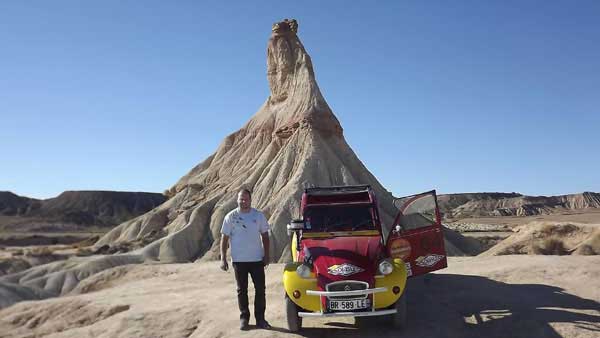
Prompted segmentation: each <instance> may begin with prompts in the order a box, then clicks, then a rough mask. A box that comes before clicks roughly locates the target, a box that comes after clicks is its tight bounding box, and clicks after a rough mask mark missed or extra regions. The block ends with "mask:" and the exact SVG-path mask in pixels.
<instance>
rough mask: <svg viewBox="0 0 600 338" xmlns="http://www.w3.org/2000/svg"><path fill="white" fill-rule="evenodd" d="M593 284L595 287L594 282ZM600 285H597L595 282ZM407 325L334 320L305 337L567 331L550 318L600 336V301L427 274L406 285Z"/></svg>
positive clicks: (532, 334) (546, 334)
mask: <svg viewBox="0 0 600 338" xmlns="http://www.w3.org/2000/svg"><path fill="white" fill-rule="evenodd" d="M590 287H594V286H593V285H590ZM596 287H597V286H596ZM406 292H407V327H406V328H405V329H403V330H402V331H400V332H399V331H397V330H395V329H393V328H392V326H391V324H390V323H389V321H387V320H386V318H381V317H371V318H369V319H370V320H369V321H368V325H367V326H366V327H362V326H361V327H359V328H356V327H352V328H350V327H348V324H344V323H339V325H337V323H335V318H332V320H331V323H329V325H330V326H331V328H327V329H323V328H310V319H304V324H305V326H309V327H305V328H304V329H302V331H300V332H299V334H300V335H301V336H305V337H338V336H339V337H371V336H372V337H377V338H383V337H398V336H404V337H527V338H529V337H562V336H561V335H560V334H559V333H558V332H556V330H554V329H553V328H552V326H551V325H550V323H572V324H573V326H574V327H576V328H577V330H579V332H580V334H583V335H589V336H595V335H598V336H600V303H598V302H597V301H595V300H589V299H585V298H581V297H578V296H575V295H572V294H569V293H566V292H565V291H564V290H563V289H561V288H558V287H554V286H549V285H544V284H507V283H502V282H498V281H494V280H491V279H489V278H486V277H481V276H467V275H454V274H428V275H425V276H420V277H415V278H411V279H410V280H409V283H408V286H407V291H406Z"/></svg>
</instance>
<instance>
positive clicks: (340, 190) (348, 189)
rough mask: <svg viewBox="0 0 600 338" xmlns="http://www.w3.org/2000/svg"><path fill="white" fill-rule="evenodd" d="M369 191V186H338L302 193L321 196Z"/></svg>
mask: <svg viewBox="0 0 600 338" xmlns="http://www.w3.org/2000/svg"><path fill="white" fill-rule="evenodd" d="M369 190H371V186H370V185H367V184H365V185H340V186H333V187H314V188H306V189H304V192H305V193H306V194H309V195H322V194H327V195H331V194H347V193H361V192H368V191H369Z"/></svg>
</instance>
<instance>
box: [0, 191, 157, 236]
mask: <svg viewBox="0 0 600 338" xmlns="http://www.w3.org/2000/svg"><path fill="white" fill-rule="evenodd" d="M166 199H167V198H166V197H165V196H164V195H163V194H157V193H147V192H121V191H65V192H63V193H62V194H60V195H59V196H57V197H54V198H49V199H45V200H39V199H33V198H28V197H22V196H18V195H16V194H13V193H11V192H8V191H0V215H1V216H5V217H3V218H2V220H1V222H0V230H4V231H21V232H22V231H28V232H32V231H60V230H75V229H83V228H86V227H91V226H95V227H112V226H114V225H117V224H120V223H122V222H124V221H126V220H129V219H131V218H133V217H136V216H139V215H141V214H144V213H146V212H148V211H150V210H152V209H154V208H155V207H157V206H158V205H160V204H161V203H163V202H164V201H165V200H166Z"/></svg>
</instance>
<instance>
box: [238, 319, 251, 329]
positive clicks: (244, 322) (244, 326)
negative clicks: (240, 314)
mask: <svg viewBox="0 0 600 338" xmlns="http://www.w3.org/2000/svg"><path fill="white" fill-rule="evenodd" d="M240 330H242V331H248V330H250V325H248V321H247V320H245V319H242V320H240Z"/></svg>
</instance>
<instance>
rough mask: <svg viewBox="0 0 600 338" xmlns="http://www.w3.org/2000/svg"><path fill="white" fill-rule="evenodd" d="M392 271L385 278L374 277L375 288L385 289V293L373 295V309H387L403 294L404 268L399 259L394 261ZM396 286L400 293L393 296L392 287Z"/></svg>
mask: <svg viewBox="0 0 600 338" xmlns="http://www.w3.org/2000/svg"><path fill="white" fill-rule="evenodd" d="M393 264H394V270H393V271H392V273H391V274H389V275H387V276H376V277H375V287H376V288H381V287H386V288H387V291H386V292H379V293H375V294H374V295H373V296H374V297H375V298H374V301H375V308H376V309H382V308H387V307H389V306H391V305H393V304H394V303H395V302H396V301H397V300H398V299H399V298H400V296H401V295H402V293H403V292H404V288H405V287H406V278H407V273H406V266H405V265H404V262H403V261H402V260H401V259H398V258H396V259H394V261H393ZM395 286H397V287H399V288H400V292H399V293H398V294H395V293H394V292H393V289H394V287H395Z"/></svg>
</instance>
